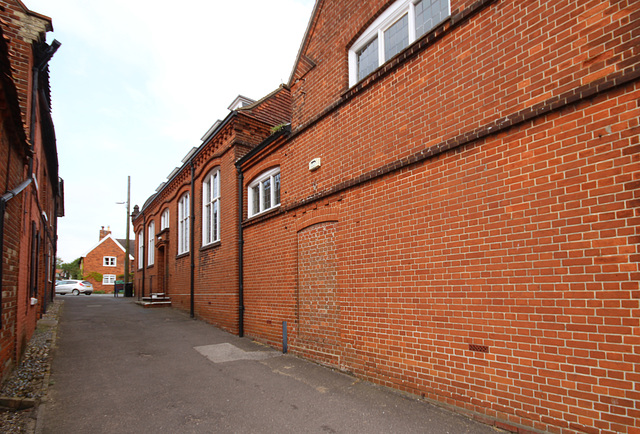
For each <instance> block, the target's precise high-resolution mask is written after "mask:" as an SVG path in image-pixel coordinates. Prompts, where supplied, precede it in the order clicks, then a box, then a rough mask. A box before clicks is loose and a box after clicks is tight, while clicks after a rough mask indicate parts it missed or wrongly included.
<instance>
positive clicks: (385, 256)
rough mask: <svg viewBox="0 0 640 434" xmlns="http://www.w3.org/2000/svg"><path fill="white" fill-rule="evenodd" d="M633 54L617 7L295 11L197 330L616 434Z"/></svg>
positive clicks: (627, 249) (630, 375)
mask: <svg viewBox="0 0 640 434" xmlns="http://www.w3.org/2000/svg"><path fill="white" fill-rule="evenodd" d="M344 17H349V18H348V19H345V18H344ZM639 35H640V3H638V2H634V1H587V0H573V1H571V0H553V1H547V2H518V1H507V0H450V1H448V0H435V1H427V0H422V1H408V0H404V1H403V0H398V1H389V0H369V1H366V2H362V1H355V0H342V1H337V0H319V1H317V2H316V5H315V8H314V12H313V14H312V17H311V20H310V23H309V27H308V30H307V33H306V36H305V38H304V40H303V41H302V45H301V48H300V52H299V55H298V58H297V60H296V64H295V66H294V69H293V71H292V75H291V78H290V81H289V83H288V85H287V86H285V88H284V89H283V90H288V91H290V94H291V107H290V109H291V112H290V113H291V124H290V126H287V127H286V128H282V129H281V130H280V131H279V132H277V133H275V134H272V135H271V136H269V138H268V139H266V140H264V141H262V142H261V143H260V144H259V145H257V146H255V147H252V148H251V149H250V150H248V152H246V153H245V154H244V155H242V156H241V158H240V159H239V160H238V161H236V166H237V168H238V176H237V178H236V179H229V180H228V181H226V182H225V180H224V179H223V182H225V183H229V184H230V185H233V184H234V183H241V185H242V195H241V196H239V200H241V202H240V203H239V204H238V205H239V208H240V209H242V214H241V216H242V218H241V220H240V221H237V220H233V215H231V216H229V215H228V214H227V215H224V214H223V215H222V220H221V222H220V227H221V230H222V236H221V238H220V243H221V244H222V245H224V244H226V243H227V242H229V243H233V244H234V245H235V244H236V240H237V239H238V238H239V242H238V243H237V244H239V245H240V246H242V247H241V248H240V250H239V251H238V252H237V262H234V260H233V259H231V258H228V257H224V256H222V255H218V256H215V257H214V258H211V261H207V260H196V261H195V262H193V265H194V269H195V271H194V273H196V276H198V277H195V276H194V279H191V280H188V279H189V278H188V274H186V273H183V274H182V275H181V276H185V277H186V278H187V280H186V281H184V280H182V281H181V282H180V285H184V287H186V286H187V285H189V284H190V282H196V285H195V289H194V294H195V296H194V297H193V298H192V299H191V300H193V303H194V304H195V311H196V312H198V313H199V316H201V317H202V318H204V319H206V320H207V321H210V322H212V323H214V324H218V323H220V320H219V319H220V318H221V317H223V316H225V315H226V312H228V311H230V310H236V309H237V311H238V312H239V315H238V317H237V326H236V328H237V330H238V331H239V333H240V334H241V335H242V334H244V335H246V336H248V337H251V338H254V339H256V340H259V341H262V342H265V343H268V344H270V345H273V346H276V347H281V346H282V345H283V333H282V327H283V322H286V326H287V332H288V333H287V335H288V342H287V344H288V347H289V350H290V351H292V352H294V353H295V354H299V355H301V356H304V357H307V358H310V359H313V360H316V361H318V362H320V363H323V364H325V365H328V366H332V367H335V368H338V369H341V370H344V371H348V372H351V373H353V374H354V375H356V376H358V377H361V378H365V379H368V380H371V381H374V382H376V383H379V384H382V385H385V386H389V387H393V388H396V389H399V390H402V391H406V392H409V393H412V394H415V395H417V396H421V397H424V398H425V399H428V400H431V401H434V402H437V403H440V404H444V405H448V406H452V408H455V409H457V410H458V411H461V412H463V413H466V414H469V415H470V416H472V417H476V418H479V419H481V420H483V421H485V422H487V423H491V424H495V425H497V426H500V427H503V428H507V429H510V430H514V431H517V430H520V431H522V432H567V433H569V432H624V433H631V432H637V431H638V430H640V392H639V391H638V384H640V376H639V374H638V371H637V367H638V366H639V362H640V358H639V357H640V356H639V355H638V348H639V345H640V341H639V340H638V330H639V326H640V305H639V304H640V302H639V299H640V288H639V283H638V282H639V281H640V272H639V270H638V263H639V260H640V252H639V247H638V246H639V245H640V243H639V241H640V233H639V232H640V230H639V228H640V215H639V210H640V207H639V206H638V205H639V204H640V184H639V182H640V180H639V178H640V125H639V119H640V107H639V105H640V103H639V101H640V89H639V86H640V83H639V81H638V79H639V77H640V52H638V47H639V46H640V45H639V44H638V42H637V41H638V36H639ZM193 167H194V169H193V170H195V171H196V173H200V169H199V168H200V167H201V164H199V163H198V162H194V164H193ZM203 170H204V169H203ZM183 185H184V186H185V187H184V190H185V191H186V190H187V189H188V178H185V179H184V181H183ZM199 187H200V185H199V184H198V183H196V184H195V185H193V184H192V187H191V188H192V189H193V191H196V192H199V191H201V189H200V188H199ZM221 188H224V187H221ZM197 194H199V193H197ZM240 198H241V199H240ZM224 200H226V196H224ZM200 203H202V202H201V199H197V200H196V201H195V207H196V212H194V213H193V214H190V215H189V218H190V220H189V221H191V222H193V224H195V225H199V224H200V222H201V221H203V220H202V216H203V214H202V213H201V209H200V208H198V207H199V206H200ZM223 205H225V206H226V202H223ZM136 217H137V218H136V219H135V220H134V223H135V224H136V225H137V227H138V229H137V233H139V236H140V235H142V234H143V233H145V232H144V231H143V221H144V219H145V218H146V219H148V218H149V217H146V211H145V208H143V210H142V212H141V214H140V215H137V216H136ZM237 227H240V230H239V232H237V235H233V236H232V237H230V238H227V237H226V236H225V232H224V231H225V230H228V231H231V232H232V233H234V232H233V231H234V230H235V228H237ZM196 234H198V231H196ZM234 234H235V233H234ZM196 240H197V238H196ZM189 254H193V255H195V256H196V257H198V258H200V256H201V255H202V250H201V248H200V245H196V246H194V248H193V249H191V250H189ZM174 255H175V254H172V255H170V259H171V260H173V258H175V256H174ZM227 260H229V262H225V266H224V267H222V268H215V267H216V264H219V263H222V262H223V261H227ZM186 266H187V265H186V264H185V267H186ZM236 271H237V273H238V275H239V278H238V279H237V286H235V287H234V286H233V285H232V284H229V285H228V286H227V287H226V291H228V294H229V297H228V299H226V300H225V304H224V305H221V304H219V303H215V301H216V300H217V299H220V297H218V298H213V299H212V298H208V297H206V296H205V295H204V294H205V293H207V292H208V286H212V287H213V286H215V285H217V283H218V282H219V280H220V279H224V278H226V276H228V275H229V274H235V273H236ZM137 275H140V273H138V274H137ZM172 277H173V276H171V275H169V276H168V280H166V281H165V283H164V285H165V287H167V288H170V289H169V291H171V290H173V288H174V286H175V285H177V284H178V283H177V282H176V283H174V281H173V280H172ZM137 278H138V277H137ZM230 283H233V280H231V281H230ZM183 293H184V290H183ZM235 294H237V295H235ZM236 302H237V303H238V304H237V305H233V306H232V305H230V304H231V303H236ZM225 328H227V329H229V330H231V331H235V330H236V329H234V327H233V326H225Z"/></svg>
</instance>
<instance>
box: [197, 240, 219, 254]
mask: <svg viewBox="0 0 640 434" xmlns="http://www.w3.org/2000/svg"><path fill="white" fill-rule="evenodd" d="M221 244H222V243H221V242H220V240H218V241H214V242H213V243H209V244H206V245H204V246H202V247H200V251H201V252H202V251H204V250H209V249H213V248H215V247H219V246H220V245H221Z"/></svg>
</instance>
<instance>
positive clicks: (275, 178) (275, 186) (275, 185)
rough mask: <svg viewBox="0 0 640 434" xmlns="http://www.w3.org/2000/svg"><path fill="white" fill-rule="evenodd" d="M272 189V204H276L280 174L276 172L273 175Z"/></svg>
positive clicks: (278, 194) (278, 200)
mask: <svg viewBox="0 0 640 434" xmlns="http://www.w3.org/2000/svg"><path fill="white" fill-rule="evenodd" d="M273 190H274V197H275V200H274V203H273V205H274V206H275V205H278V204H279V203H280V174H279V173H276V174H275V175H273Z"/></svg>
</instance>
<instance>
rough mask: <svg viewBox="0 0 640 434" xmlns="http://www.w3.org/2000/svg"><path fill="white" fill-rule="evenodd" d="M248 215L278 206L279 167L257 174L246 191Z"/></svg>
mask: <svg viewBox="0 0 640 434" xmlns="http://www.w3.org/2000/svg"><path fill="white" fill-rule="evenodd" d="M247 200H248V202H249V210H248V211H249V217H252V216H254V215H257V214H260V213H262V212H265V211H268V210H270V209H273V208H275V207H278V206H280V168H279V167H277V168H275V169H272V170H269V171H267V172H264V173H263V174H262V175H260V176H258V177H257V178H256V179H255V180H254V181H253V182H252V183H251V184H249V189H248V191H247Z"/></svg>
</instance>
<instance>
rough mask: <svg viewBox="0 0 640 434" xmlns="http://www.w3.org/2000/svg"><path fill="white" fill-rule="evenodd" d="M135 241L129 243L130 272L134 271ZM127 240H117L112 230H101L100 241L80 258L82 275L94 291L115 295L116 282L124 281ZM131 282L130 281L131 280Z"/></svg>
mask: <svg viewBox="0 0 640 434" xmlns="http://www.w3.org/2000/svg"><path fill="white" fill-rule="evenodd" d="M134 245H135V243H134V241H133V240H130V241H129V270H133V260H134V257H133V254H134V251H135V249H134ZM126 246H127V240H126V239H116V238H114V237H113V235H112V234H111V230H109V229H108V228H107V229H105V228H104V226H103V227H102V228H101V229H100V240H99V241H98V243H97V244H96V245H95V246H93V247H92V248H90V249H89V250H88V251H87V252H86V253H85V254H84V255H82V256H81V257H80V273H81V274H82V276H83V279H85V280H88V281H89V282H91V283H92V284H93V290H94V291H101V292H105V293H107V294H113V291H114V284H115V282H116V280H124V271H125V260H126V257H127V253H126ZM129 281H130V279H129Z"/></svg>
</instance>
